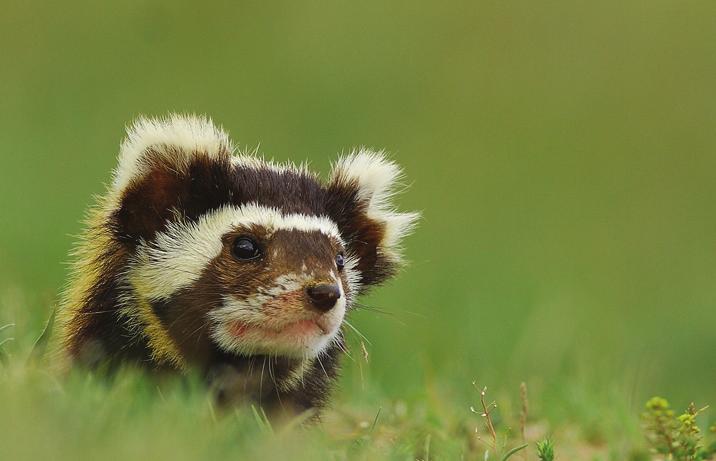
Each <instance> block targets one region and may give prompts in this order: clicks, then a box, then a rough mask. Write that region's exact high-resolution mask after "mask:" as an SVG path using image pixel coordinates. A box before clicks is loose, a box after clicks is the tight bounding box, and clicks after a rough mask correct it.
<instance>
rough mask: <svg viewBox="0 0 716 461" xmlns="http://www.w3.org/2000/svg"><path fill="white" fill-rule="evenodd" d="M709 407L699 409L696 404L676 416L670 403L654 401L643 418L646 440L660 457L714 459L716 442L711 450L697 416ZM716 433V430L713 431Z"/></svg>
mask: <svg viewBox="0 0 716 461" xmlns="http://www.w3.org/2000/svg"><path fill="white" fill-rule="evenodd" d="M706 408H708V407H704V408H701V409H697V408H696V406H695V405H694V404H693V403H692V404H691V405H689V407H688V408H687V409H686V412H685V413H683V414H682V415H679V416H676V414H675V413H674V411H673V410H672V409H671V408H670V406H669V402H668V401H667V400H666V399H664V398H661V397H653V398H652V399H650V400H649V401H648V402H647V403H646V411H645V412H644V413H643V415H642V419H643V421H644V430H645V434H646V439H647V441H648V442H649V444H650V445H651V448H652V449H653V450H654V451H655V452H656V453H658V454H660V455H665V456H667V459H669V460H675V461H703V460H708V459H713V456H714V454H716V442H714V443H711V445H709V446H708V447H706V446H705V445H704V437H703V434H702V433H701V430H700V429H699V427H698V425H697V424H696V416H698V415H699V413H701V412H702V411H704V410H705V409H706ZM711 430H712V431H713V428H711Z"/></svg>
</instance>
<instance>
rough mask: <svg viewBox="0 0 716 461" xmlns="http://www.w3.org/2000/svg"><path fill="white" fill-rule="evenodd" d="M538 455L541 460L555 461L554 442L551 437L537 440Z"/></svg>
mask: <svg viewBox="0 0 716 461" xmlns="http://www.w3.org/2000/svg"><path fill="white" fill-rule="evenodd" d="M537 457H538V458H539V459H540V461H554V442H552V440H551V439H544V440H542V441H541V442H537Z"/></svg>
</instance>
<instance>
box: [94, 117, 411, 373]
mask: <svg viewBox="0 0 716 461" xmlns="http://www.w3.org/2000/svg"><path fill="white" fill-rule="evenodd" d="M400 177H401V171H400V168H399V167H398V166H397V165H396V164H395V163H393V162H391V161H389V160H387V159H386V158H385V157H384V156H383V155H382V154H381V153H377V152H373V151H369V150H364V149H362V150H359V151H357V152H354V153H352V154H350V155H347V156H345V157H343V158H341V159H339V160H338V161H337V162H336V163H335V164H334V165H333V168H332V172H331V173H330V177H329V179H328V180H327V181H326V182H323V181H321V180H320V179H319V178H318V177H317V175H315V174H313V173H311V172H310V171H309V170H308V169H307V168H306V167H304V166H301V167H296V166H293V165H279V164H274V163H272V162H267V161H264V160H261V159H258V158H256V157H254V156H246V155H235V154H234V148H233V147H232V143H231V141H230V140H229V137H228V136H227V134H226V133H225V132H224V131H222V130H221V129H220V128H218V127H217V126H215V125H213V124H212V122H211V121H210V120H208V119H206V118H200V117H190V116H180V115H172V116H169V117H167V118H163V119H148V118H141V119H139V120H137V121H136V122H135V123H134V124H133V125H132V126H131V127H130V128H129V130H128V136H127V138H126V140H125V141H124V142H123V144H122V146H121V149H120V155H119V165H118V167H117V169H116V170H115V173H114V177H113V181H112V184H111V186H110V194H109V199H108V201H107V205H105V208H106V216H107V218H106V226H107V227H108V229H109V232H110V234H111V241H112V243H113V244H114V245H118V246H120V247H121V249H122V251H121V253H122V254H124V255H126V263H124V265H123V266H124V267H123V268H122V270H121V289H120V291H121V298H122V301H121V302H122V306H123V307H122V312H123V313H124V315H125V317H126V318H127V319H128V322H129V323H131V324H133V325H134V326H135V328H137V329H139V330H142V331H143V333H144V334H145V336H147V337H148V338H149V344H150V346H152V348H153V349H155V350H154V351H153V352H154V355H155V356H156V357H158V358H160V359H161V358H162V357H163V356H172V355H176V354H178V355H179V356H181V357H182V358H183V359H187V360H192V359H197V360H198V359H201V357H202V356H204V355H206V354H207V353H208V351H209V350H210V349H212V348H218V349H219V350H220V351H222V353H227V354H240V355H255V354H270V355H278V356H285V357H298V358H301V357H304V358H310V357H315V356H317V355H319V354H321V352H322V351H324V350H325V349H326V348H328V347H330V346H331V345H332V344H334V343H335V342H336V341H339V340H340V337H341V336H340V331H341V326H342V324H343V322H344V318H345V315H346V312H347V311H348V310H349V309H350V308H351V306H352V305H353V301H354V299H355V297H356V296H357V295H358V294H360V293H362V292H363V291H365V290H366V289H368V288H369V287H371V286H374V285H377V284H380V283H381V282H383V281H385V280H386V279H388V278H389V277H391V276H392V275H394V274H395V272H396V270H397V269H398V267H399V265H400V262H401V251H400V244H401V239H402V238H403V237H404V236H405V235H406V234H407V233H409V232H410V230H411V229H412V227H413V225H414V223H415V222H416V219H417V217H418V215H417V214H416V213H401V212H398V211H396V210H395V209H394V208H393V205H392V203H391V197H392V195H393V192H394V190H395V187H396V183H397V181H399V179H400ZM167 350H169V352H167ZM165 358H166V357H165ZM170 360H174V359H171V358H170Z"/></svg>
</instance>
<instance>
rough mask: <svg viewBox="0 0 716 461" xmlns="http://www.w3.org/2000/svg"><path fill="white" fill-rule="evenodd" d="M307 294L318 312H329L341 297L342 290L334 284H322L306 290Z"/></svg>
mask: <svg viewBox="0 0 716 461" xmlns="http://www.w3.org/2000/svg"><path fill="white" fill-rule="evenodd" d="M306 294H307V295H308V299H310V300H311V304H313V305H314V306H315V307H316V308H317V309H318V310H320V311H322V312H328V311H330V310H331V309H333V306H335V305H336V301H338V299H339V298H340V297H341V289H340V288H339V287H338V285H336V284H334V283H321V284H319V285H313V286H312V287H308V288H306Z"/></svg>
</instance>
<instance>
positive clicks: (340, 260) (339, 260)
mask: <svg viewBox="0 0 716 461" xmlns="http://www.w3.org/2000/svg"><path fill="white" fill-rule="evenodd" d="M345 265H346V258H345V256H343V253H338V254H337V255H336V267H338V270H339V271H340V270H343V267H345Z"/></svg>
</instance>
